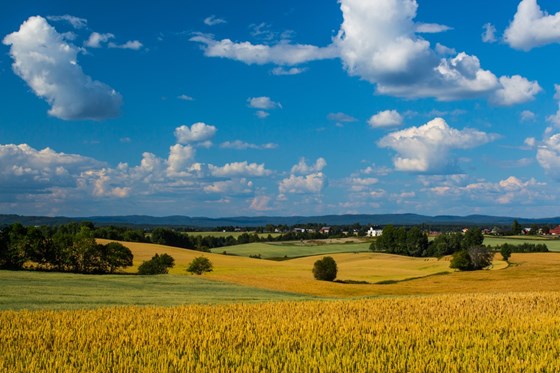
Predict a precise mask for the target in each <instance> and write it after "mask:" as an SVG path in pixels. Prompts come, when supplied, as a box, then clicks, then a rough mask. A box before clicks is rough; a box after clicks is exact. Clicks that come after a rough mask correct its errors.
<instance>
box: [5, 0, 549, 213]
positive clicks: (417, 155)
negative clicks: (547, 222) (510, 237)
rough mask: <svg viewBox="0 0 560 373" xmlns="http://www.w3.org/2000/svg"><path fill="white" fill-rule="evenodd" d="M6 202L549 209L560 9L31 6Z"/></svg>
mask: <svg viewBox="0 0 560 373" xmlns="http://www.w3.org/2000/svg"><path fill="white" fill-rule="evenodd" d="M0 41H1V43H0V102H1V103H2V104H0V213H2V214H21V215H47V216H61V215H63V216H99V215H104V216H106V215H132V214H142V215H152V216H168V215H187V216H206V217H227V216H264V215H266V216H296V215H299V216H313V215H326V214H385V213H419V214H425V215H430V216H434V215H461V216H464V215H469V214H488V215H501V216H514V217H527V218H529V217H540V218H543V217H552V216H559V215H560V194H559V193H557V190H558V187H559V185H560V75H559V74H558V63H559V62H560V61H559V56H560V2H558V1H554V0H538V1H537V0H522V1H519V0H501V1H492V2H488V1H482V0H473V1H468V2H467V1H456V0H452V1H446V2H442V1H439V0H417V1H413V0H367V1H366V0H339V1H336V0H328V1H327V0H323V1H315V0H310V1H296V0H283V1H277V0H271V1H266V2H265V1H252V0H251V1H249V0H239V1H225V0H206V1H194V0H188V1H161V2H142V1H141V2H138V1H128V0H124V1H120V0H118V1H107V0H96V1H89V0H88V1H62V0H52V1H48V2H46V1H27V0H22V1H18V2H8V3H6V4H3V5H2V11H1V12H0Z"/></svg>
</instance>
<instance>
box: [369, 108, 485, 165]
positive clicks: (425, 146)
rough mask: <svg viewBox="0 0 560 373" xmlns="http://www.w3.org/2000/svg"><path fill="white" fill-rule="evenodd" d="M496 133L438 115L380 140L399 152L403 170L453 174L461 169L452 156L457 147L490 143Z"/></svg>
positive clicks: (385, 145) (397, 161)
mask: <svg viewBox="0 0 560 373" xmlns="http://www.w3.org/2000/svg"><path fill="white" fill-rule="evenodd" d="M495 138H496V135H492V134H487V133H484V132H481V131H477V130H474V129H464V130H462V131H461V130H457V129H454V128H451V127H449V126H448V125H447V123H446V122H445V120H443V119H441V118H436V119H434V120H432V121H430V122H428V123H426V124H424V125H423V126H420V127H410V128H407V129H404V130H402V131H397V132H392V133H390V134H388V135H387V136H385V137H383V138H382V139H381V140H379V142H378V145H379V146H380V147H383V148H391V149H393V150H395V151H396V152H397V156H396V157H394V158H393V162H394V165H395V168H396V169H397V170H399V171H409V172H423V173H434V174H449V173H456V172H457V171H458V169H457V166H456V165H455V164H454V163H455V161H454V160H453V159H450V158H449V156H450V153H451V151H452V150H454V149H469V148H474V147H477V146H479V145H482V144H485V143H488V142H490V141H492V140H494V139H495Z"/></svg>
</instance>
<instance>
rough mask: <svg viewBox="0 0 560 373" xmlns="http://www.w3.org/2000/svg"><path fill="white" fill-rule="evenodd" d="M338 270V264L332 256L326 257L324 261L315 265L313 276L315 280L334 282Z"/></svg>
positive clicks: (321, 260) (318, 261)
mask: <svg viewBox="0 0 560 373" xmlns="http://www.w3.org/2000/svg"><path fill="white" fill-rule="evenodd" d="M337 272H338V268H337V266H336V262H335V261H334V259H333V258H332V257H330V256H325V257H323V259H320V260H317V261H316V262H315V264H314V265H313V276H315V279H317V280H321V281H334V279H335V278H336V274H337Z"/></svg>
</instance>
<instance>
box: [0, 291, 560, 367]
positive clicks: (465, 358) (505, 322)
mask: <svg viewBox="0 0 560 373" xmlns="http://www.w3.org/2000/svg"><path fill="white" fill-rule="evenodd" d="M0 340H1V342H2V343H1V344H0V371H6V372H8V371H9V372H31V371H88V372H97V371H99V372H101V371H103V372H106V371H123V372H125V371H159V372H163V371H176V372H178V371H181V372H198V371H213V372H220V371H222V372H235V371H239V372H254V371H266V372H277V371H290V372H295V371H298V372H305V371H311V372H359V371H363V372H365V371H368V372H371V371H410V372H440V371H450V372H454V371H457V372H459V371H485V372H496V371H560V343H559V342H560V295H559V294H557V293H520V294H515V293H512V294H504V295H502V294H486V295H481V294H475V295H444V296H429V297H411V298H384V299H370V300H353V301H313V302H280V303H263V304H232V305H220V306H204V305H198V306H182V307H173V308H163V307H157V308H150V307H146V308H142V307H122V308H102V309H96V310H79V311H4V312H0Z"/></svg>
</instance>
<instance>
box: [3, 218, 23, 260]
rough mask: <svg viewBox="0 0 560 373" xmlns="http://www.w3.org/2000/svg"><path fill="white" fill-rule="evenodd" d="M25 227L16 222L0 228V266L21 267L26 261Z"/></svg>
mask: <svg viewBox="0 0 560 373" xmlns="http://www.w3.org/2000/svg"><path fill="white" fill-rule="evenodd" d="M26 233H27V232H26V229H25V227H24V226H23V225H21V224H19V223H16V224H13V225H11V226H9V227H7V228H5V229H3V230H2V232H1V233H0V268H2V269H13V270H17V269H22V268H23V264H24V263H25V261H26V257H25V247H26V244H27V242H26Z"/></svg>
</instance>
